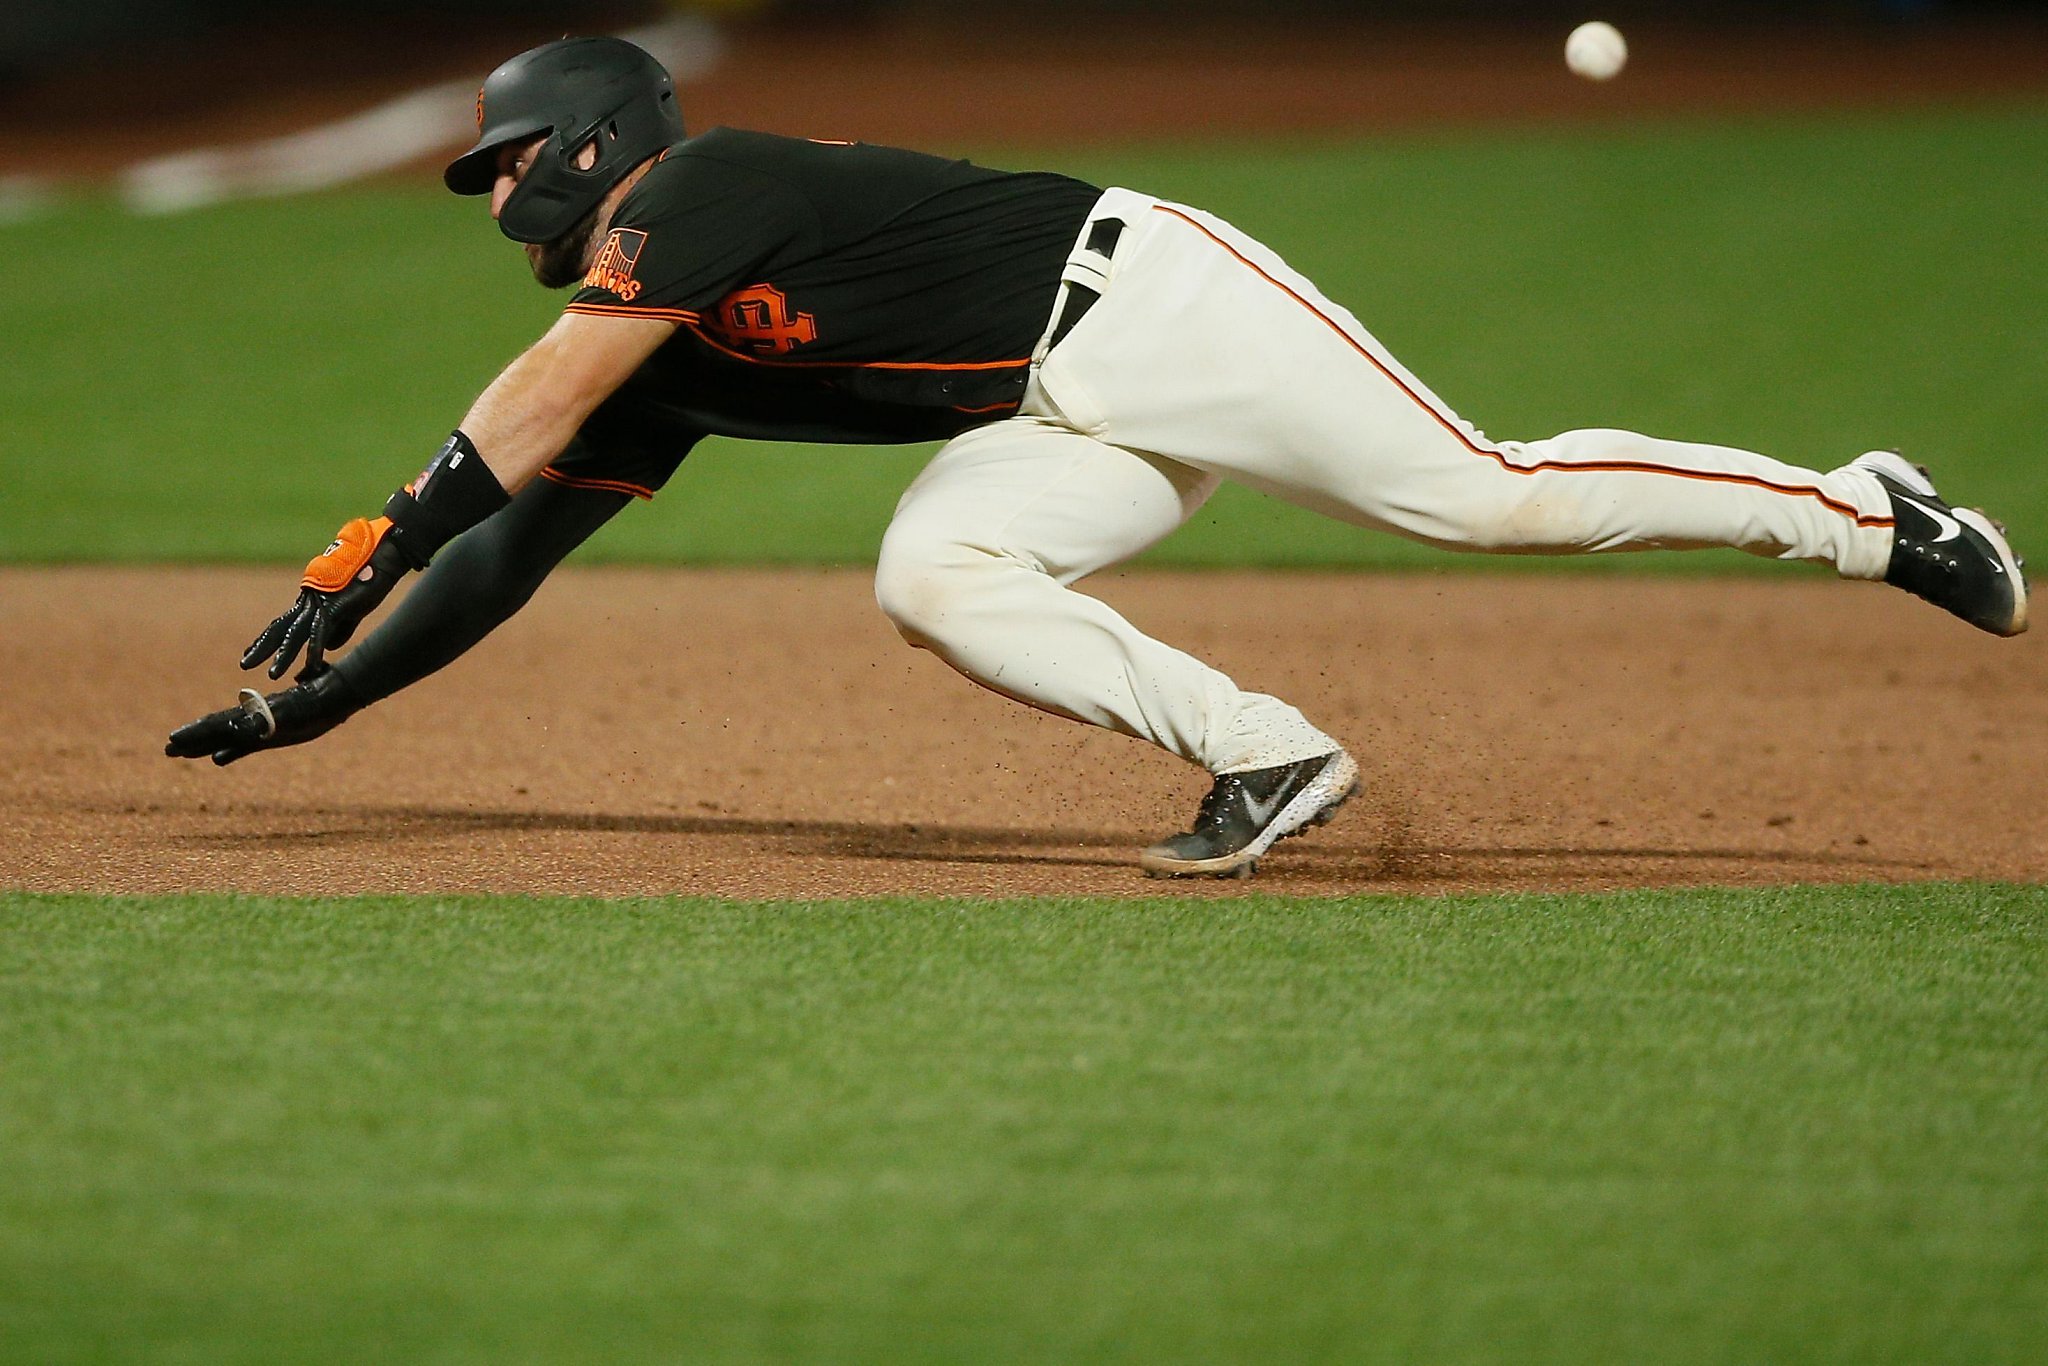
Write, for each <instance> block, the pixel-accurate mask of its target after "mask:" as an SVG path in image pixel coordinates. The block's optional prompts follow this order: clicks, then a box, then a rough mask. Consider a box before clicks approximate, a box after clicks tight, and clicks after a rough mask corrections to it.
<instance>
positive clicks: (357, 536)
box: [242, 517, 414, 682]
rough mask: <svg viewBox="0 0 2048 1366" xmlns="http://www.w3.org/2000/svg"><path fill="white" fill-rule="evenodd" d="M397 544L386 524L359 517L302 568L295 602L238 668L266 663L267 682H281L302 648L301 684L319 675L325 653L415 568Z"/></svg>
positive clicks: (340, 643) (381, 519) (343, 640)
mask: <svg viewBox="0 0 2048 1366" xmlns="http://www.w3.org/2000/svg"><path fill="white" fill-rule="evenodd" d="M399 540H400V538H399V537H396V536H394V535H393V534H392V526H391V522H390V519H389V518H385V517H378V518H376V519H375V520H369V519H366V518H362V517H358V518H356V519H355V520H354V521H352V522H350V523H349V524H348V525H346V526H344V527H343V528H342V529H341V530H340V532H338V533H337V534H336V535H335V538H334V540H333V542H332V543H331V544H329V545H328V547H327V549H326V550H324V551H322V552H321V553H320V554H318V555H316V556H314V557H313V560H312V562H311V563H309V564H308V565H307V566H306V575H305V577H304V578H303V579H301V580H299V600H298V601H297V602H295V603H293V604H292V605H291V607H290V608H289V609H287V610H286V611H285V612H284V613H283V614H282V615H281V616H279V617H278V618H277V620H275V621H273V622H271V623H270V625H268V626H266V627H264V628H263V633H262V634H261V635H259V636H257V637H256V639H254V640H252V641H250V642H249V648H248V649H246V650H244V651H242V667H243V668H245V669H253V668H255V667H256V666H257V665H259V664H261V663H263V661H264V659H265V658H266V657H267V658H268V659H269V660H270V669H269V671H268V672H269V674H270V676H271V677H272V678H282V677H284V671H285V670H286V669H289V668H290V667H291V666H292V660H293V659H295V658H296V657H297V656H298V653H299V651H300V649H302V648H303V649H304V650H305V652H306V667H305V668H304V669H302V670H300V672H299V680H300V681H301V682H304V681H305V680H307V679H308V678H310V677H311V676H312V675H314V674H315V673H317V672H318V671H319V670H320V669H321V668H322V667H324V664H325V661H326V656H327V652H328V651H329V650H334V649H339V648H340V647H341V646H343V645H346V644H347V643H348V640H349V637H350V636H353V635H354V634H355V633H356V627H357V626H358V625H360V624H361V623H362V620H363V618H364V617H366V616H368V615H370V613H371V612H373V611H375V610H376V608H377V605H378V604H379V603H381V602H383V601H384V599H385V598H386V597H388V596H389V595H390V593H391V590H392V589H393V588H394V587H396V586H397V584H398V581H399V580H400V579H401V578H403V577H405V573H406V571H407V570H409V569H411V568H413V567H414V566H413V564H412V563H411V562H410V561H409V560H408V559H407V557H406V555H405V554H404V552H403V551H402V550H401V549H400V546H399Z"/></svg>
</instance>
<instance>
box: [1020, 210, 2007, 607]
mask: <svg viewBox="0 0 2048 1366" xmlns="http://www.w3.org/2000/svg"><path fill="white" fill-rule="evenodd" d="M1042 381H1043V384H1044V388H1045V392H1046V393H1047V395H1048V397H1049V398H1050V399H1051V401H1052V402H1053V403H1055V404H1056V405H1057V406H1058V407H1059V409H1060V410H1061V411H1062V412H1063V413H1064V414H1065V415H1066V417H1067V418H1068V420H1069V421H1071V422H1072V423H1073V424H1074V425H1075V426H1076V427H1077V428H1078V429H1080V430H1083V431H1087V432H1090V433H1091V434H1093V435H1096V436H1098V437H1100V438H1101V439H1103V440H1105V441H1110V442H1114V443H1117V444H1122V445H1131V446H1135V447H1139V448H1142V449H1146V450H1156V451H1164V452H1166V453H1168V454H1170V455H1172V456H1173V457H1174V458H1175V459H1177V460H1181V461H1184V462H1186V463H1188V464H1192V465H1194V466H1196V467H1197V468H1201V469H1206V470H1211V471H1214V472H1216V473H1219V474H1222V475H1224V476H1226V477H1228V478H1231V479H1234V480H1238V481H1240V482H1243V483H1246V484H1249V485H1251V486H1253V487H1256V488H1260V489H1262V490H1265V491H1267V492H1270V493H1273V494H1275V495H1277V496H1280V497H1283V498H1287V499H1289V500H1290V501H1293V502H1297V503H1301V504H1304V505H1306V506H1309V507H1313V508H1316V509H1318V510H1320V511H1323V512H1326V513H1329V514H1331V515H1334V516H1338V517H1342V518H1344V519H1346V520H1350V521H1354V522H1358V523H1360V524H1364V525H1369V526H1375V527H1380V528H1385V529H1388V530H1392V531H1396V532H1399V533H1401V534H1403V535H1407V536H1410V537H1414V538H1416V539H1419V540H1424V541H1429V542H1432V543H1435V544H1439V545H1445V546H1450V547H1454V548H1460V549H1473V550H1487V551H1505V552H1518V553H1553V554H1555V553H1577V552H1588V551H1605V550H1634V549H1651V548H1689V547H1705V546H1734V547H1737V548H1740V549H1743V550H1747V551H1750V552H1752V553H1755V554H1761V555H1772V556H1777V557H1780V558H1786V559H1802V560H1818V561H1824V562H1827V563H1830V564H1833V565H1834V566H1835V567H1836V568H1837V570H1838V571H1839V572H1840V573H1842V574H1843V575H1844V576H1846V577H1851V578H1871V579H1875V578H1886V577H1892V579H1893V581H1894V582H1900V581H1901V580H1900V579H1898V578H1897V577H1896V576H1894V574H1893V563H1894V558H1895V557H1894V553H1893V552H1894V548H1895V545H1894V543H1895V540H1896V539H1898V537H1899V533H1898V530H1897V521H1898V517H1897V514H1896V510H1897V501H1896V491H1895V490H1894V489H1892V488H1890V487H1888V486H1887V484H1886V482H1885V481H1884V480H1883V479H1882V478H1880V477H1879V471H1877V470H1876V469H1874V468H1873V467H1872V465H1871V463H1870V462H1868V461H1858V462H1855V463H1852V464H1849V465H1846V466H1843V467H1842V468H1839V469H1835V470H1833V471H1830V472H1826V473H1822V472H1819V471H1815V470H1810V469H1803V468H1800V467H1798V466H1794V465H1789V464H1786V463H1784V462H1781V461H1777V460H1773V459H1771V458H1770V457H1768V456H1764V455H1760V454H1757V453H1755V452H1751V451H1744V450H1737V449H1734V448H1730V447H1725V446H1711V445H1699V444H1693V443H1687V442H1675V441H1666V440H1661V439H1657V438H1652V437H1646V436H1641V435H1638V434H1636V433H1632V432H1623V431H1617V430H1611V429H1599V430H1587V431H1578V432H1568V433H1565V434H1564V435H1562V436H1559V437H1554V438H1551V439H1550V440H1548V441H1539V442H1528V443H1519V442H1500V443H1496V442H1491V441H1489V440H1487V439H1486V437H1485V436H1484V435H1483V434H1482V433H1480V432H1479V431H1478V430H1477V429H1475V428H1474V427H1473V426H1472V425H1471V424H1469V423H1467V422H1465V421H1464V420H1462V419H1461V418H1459V417H1458V416H1457V415H1456V414H1455V413H1454V412H1453V411H1451V410H1450V408H1449V407H1447V406H1446V405H1445V404H1444V403H1443V402H1442V401H1441V400H1440V399H1438V398H1437V397H1436V396H1435V395H1434V394H1432V393H1431V392H1430V391H1429V390H1428V389H1427V388H1426V387H1425V386H1424V385H1422V384H1421V383H1420V381H1418V380H1417V379H1416V378H1415V377H1414V376H1413V375H1412V374H1410V373H1409V372H1408V371H1407V370H1406V368H1405V367H1403V366H1402V365H1401V364H1400V363H1399V362H1398V361H1396V360H1395V359H1394V358H1393V356H1392V355H1390V354H1389V353H1388V352H1387V351H1386V349H1385V348H1384V347H1383V346H1381V345H1380V344H1379V342H1378V341H1377V340H1375V339H1374V338H1373V337H1372V336H1371V335H1370V334H1369V333H1367V332H1366V331H1365V329H1364V328H1363V327H1362V326H1361V325H1360V324H1359V322H1358V320H1357V319H1356V318H1354V317H1353V316H1352V315H1351V314H1350V313H1349V312H1348V311H1346V310H1345V309H1343V308H1342V307H1340V306H1338V305H1337V304H1335V303H1333V302H1331V301H1330V300H1328V299H1327V298H1325V297H1324V296H1323V295H1322V294H1321V293H1320V292H1319V291H1318V290H1317V289H1316V287H1315V286H1314V285H1313V284H1312V283H1311V282H1309V281H1308V280H1307V279H1305V278H1304V277H1302V276H1301V275H1300V274H1299V273H1297V272H1295V271H1293V270H1292V269H1290V268H1289V267H1288V266H1287V265H1286V263H1285V262H1283V261H1281V260H1280V259H1279V257H1278V256H1276V255H1275V254H1274V253H1272V252H1271V251H1270V250H1268V249H1267V248H1265V247H1263V246H1261V245H1260V244H1259V243H1257V242H1256V241H1253V240H1252V239H1250V238H1248V237H1246V236H1244V234H1242V233H1239V232H1237V231H1236V230H1235V229H1233V228H1231V227H1230V226H1229V225H1228V224H1225V223H1222V222H1221V221H1219V220H1216V219H1214V218H1213V217H1210V216H1208V215H1205V214H1201V213H1199V212H1198V211H1195V210H1189V209H1184V208H1181V207H1180V206H1176V205H1160V206H1158V207H1156V208H1153V209H1151V210H1150V211H1149V212H1146V213H1141V214H1136V215H1133V221H1132V225H1131V228H1130V229H1129V230H1127V232H1126V234H1125V237H1124V240H1123V242H1122V243H1121V244H1120V245H1119V247H1118V249H1117V253H1116V257H1115V263H1114V269H1113V273H1112V274H1111V277H1110V284H1109V287H1108V288H1107V290H1106V291H1105V292H1104V295H1103V297H1102V299H1101V301H1100V303H1098V304H1097V305H1096V307H1095V309H1094V310H1093V311H1092V312H1091V313H1090V314H1089V315H1088V316H1087V317H1086V318H1085V319H1084V320H1083V321H1082V323H1081V324H1080V326H1079V327H1077V328H1076V329H1075V330H1074V331H1073V333H1072V334H1071V335H1070V336H1069V337H1068V338H1067V340H1066V341H1065V342H1064V343H1062V344H1061V345H1060V346H1059V347H1057V348H1055V349H1054V350H1053V351H1052V353H1051V354H1050V355H1049V356H1048V357H1047V358H1046V361H1045V364H1044V367H1043V372H1042ZM1942 506H1943V507H1944V508H1945V506H1946V505H1942ZM1988 525H1989V524H1988V523H1987V524H1986V526H1987V527H1988ZM1970 534H1971V536H1972V537H1974V538H1975V539H1976V540H1983V541H1985V545H1986V546H1987V547H1988V548H1990V549H1993V550H1995V549H1996V547H1991V545H1990V542H1989V541H1988V540H1986V538H1985V537H1984V536H1981V535H1979V534H1978V533H1977V529H1976V528H1975V527H1974V525H1973V526H1972V527H1971V528H1970ZM1999 544H2000V545H2001V546H2002V541H2001V542H2000V543H1999ZM1979 558H1980V559H1981V558H1984V557H1983V556H1979ZM2006 561H2007V563H2009V564H2010V565H2011V567H2012V568H2013V569H2014V570H2016V568H2017V565H2016V561H2014V560H2012V558H2011V557H2010V554H2009V551H2008V552H2006ZM1989 563H1990V566H1991V569H1990V570H1989V571H1987V572H1990V573H1995V572H1996V571H1997V568H1998V559H1997V556H1996V555H1995V554H1993V555H1992V556H1991V558H1990V561H1989ZM2014 578H2015V581H2016V574H2015V575H2014ZM1914 591H1921V589H1919V588H1915V589H1914ZM2019 591H2020V598H2019V601H2018V603H2017V608H2018V611H2017V616H2018V620H2019V622H2020V624H2022V625H2023V623H2024V594H2023V589H2021V590H2019ZM1922 595H1923V596H1930V597H1934V598H1935V600H1937V601H1942V599H1941V598H1940V597H1939V596H1937V595H1936V594H1932V593H1927V592H1922ZM1942 605H1944V606H1948V607H1950V608H1951V610H1957V611H1959V612H1962V613H1963V614H1964V615H1970V614H1969V613H1968V612H1967V611H1964V609H1963V607H1962V606H1960V605H1958V604H1957V603H1955V602H1953V601H1942ZM1979 624H1982V623H1981V622H1980V623H1979ZM1987 629H1998V628H1996V627H1990V628H1987Z"/></svg>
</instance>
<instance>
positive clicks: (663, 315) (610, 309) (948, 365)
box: [562, 304, 1031, 370]
mask: <svg viewBox="0 0 2048 1366" xmlns="http://www.w3.org/2000/svg"><path fill="white" fill-rule="evenodd" d="M562 311H563V312H564V313H587V314H591V315H593V316H595V317H599V318H659V319H660V320H661V321H663V322H670V323H675V324H677V325H678V326H682V327H687V328H689V329H690V331H691V332H693V333H695V334H696V336H697V338H698V340H700V341H702V342H703V343H704V344H705V345H706V346H709V347H710V348H711V349H712V350H714V351H717V352H720V353H722V354H724V355H728V356H731V357H732V358H733V359H734V360H743V361H750V362H752V363H753V364H755V365H779V366H787V367H790V368H793V369H812V370H817V369H822V370H1015V369H1017V368H1018V367H1020V366H1025V365H1029V364H1031V357H1029V356H1026V357H1024V358H1023V359H1022V360H988V361H958V362H951V361H907V360H902V361H899V360H772V359H770V358H768V357H765V356H750V355H748V354H747V353H746V352H744V351H735V350H733V349H732V348H731V347H730V346H726V345H725V344H724V343H722V342H720V341H719V340H718V339H717V338H716V337H714V336H712V335H711V334H710V333H709V332H707V331H706V330H705V328H704V325H703V320H702V319H701V318H699V317H698V316H697V315H696V314H695V313H692V312H690V311H689V310H687V309H682V308H635V307H633V306H631V305H629V304H570V305H568V307H566V308H564V309H563V310H562Z"/></svg>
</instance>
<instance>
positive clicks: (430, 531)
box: [242, 313, 675, 679]
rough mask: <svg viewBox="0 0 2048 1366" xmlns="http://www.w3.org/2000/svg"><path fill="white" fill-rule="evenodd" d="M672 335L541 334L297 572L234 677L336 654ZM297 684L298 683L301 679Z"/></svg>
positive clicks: (607, 326)
mask: <svg viewBox="0 0 2048 1366" xmlns="http://www.w3.org/2000/svg"><path fill="white" fill-rule="evenodd" d="M674 333H675V326H674V324H672V323H666V322H660V321H656V320H650V319H646V318H613V317H597V316H591V315H585V314H578V313H567V314H564V315H563V316H562V318H561V320H560V321H558V322H557V323H556V324H555V325H554V327H552V328H550V329H549V331H548V334H547V335H546V336H544V337H542V338H541V339H540V340H539V341H538V342H536V343H534V345H533V346H532V347H531V348H529V349H528V350H527V352H526V353H525V354H524V355H522V356H520V357H519V359H517V360H515V361H513V362H512V364H510V365H508V366H506V367H505V370H504V372H503V373H502V374H500V375H499V376H498V378H497V379H495V380H493V381H492V382H491V386H490V388H488V389H486V390H485V391H484V392H483V395H482V396H481V397H480V398H478V399H477V401H476V403H475V404H474V405H472V406H471V408H470V410H469V415H468V416H467V417H466V418H464V419H463V425H462V426H461V427H459V428H457V429H456V431H455V434H454V435H453V436H451V437H449V438H448V441H447V443H446V444H444V445H443V446H442V447H441V449H440V450H439V451H438V452H437V453H436V454H435V456H434V458H433V459H432V460H431V461H429V462H428V463H427V467H426V468H425V469H424V470H422V471H420V474H419V476H418V477H417V478H415V479H414V480H413V481H412V482H411V483H410V484H407V485H406V486H405V487H404V488H402V489H400V490H399V491H398V492H397V493H394V494H392V495H391V497H390V499H389V500H388V501H387V502H386V503H385V504H384V514H383V515H382V516H381V517H377V518H374V519H370V518H362V517H358V518H356V519H355V520H354V521H352V522H349V523H347V524H346V525H345V526H343V527H342V529H341V530H340V532H338V533H337V534H336V535H335V538H334V540H333V542H332V543H331V544H330V545H329V546H328V547H327V549H326V550H325V551H323V552H322V553H321V554H319V555H317V556H315V557H314V558H313V561H312V562H311V563H310V564H308V565H307V566H306V573H305V576H304V577H303V578H302V579H300V580H299V588H300V592H299V597H298V601H296V602H294V603H293V604H292V605H291V607H290V608H289V609H287V610H286V611H285V612H284V613H283V614H282V615H281V616H279V617H278V618H277V619H276V620H275V621H273V622H271V623H270V625H269V626H267V627H265V628H264V629H263V632H262V633H261V634H260V635H258V636H257V637H256V639H255V640H254V641H252V642H251V643H250V645H249V648H248V649H247V650H245V651H243V653H242V667H243V668H245V669H253V668H256V667H257V666H258V665H261V664H263V663H264V662H265V661H266V660H267V661H268V662H269V665H270V669H269V673H270V676H271V677H272V678H279V677H282V676H283V674H284V671H285V670H286V669H288V668H290V667H291V664H292V661H293V660H294V659H295V658H297V657H298V654H299V651H300V650H301V649H304V650H305V652H306V673H311V672H313V671H315V670H317V669H318V668H319V666H320V664H321V662H322V659H323V657H324V656H325V654H326V652H327V651H328V650H330V649H332V648H334V647H335V646H338V645H341V644H344V643H346V642H347V640H348V638H349V637H350V636H351V635H353V634H354V633H355V629H356V627H357V625H359V624H360V623H361V621H362V619H363V618H364V617H366V616H368V615H369V614H370V613H371V612H373V611H375V610H376V608H377V605H378V604H379V603H381V602H383V601H384V599H385V598H386V597H387V596H389V594H390V592H391V590H392V588H393V587H394V586H395V585H396V584H397V583H398V581H399V579H401V578H403V577H404V576H405V575H406V574H407V573H408V572H410V571H411V570H415V569H424V568H426V566H427V564H428V563H429V562H430V561H431V560H432V559H433V558H434V555H435V553H436V552H438V551H439V550H440V548H441V547H442V546H443V545H445V544H447V543H448V542H449V541H451V540H453V539H454V538H455V537H457V536H459V535H461V534H462V533H463V532H465V531H467V530H469V528H471V527H473V526H475V525H476V524H477V523H479V522H481V521H483V519H484V518H486V517H488V516H490V515H491V514H492V513H494V512H496V511H497V510H498V509H499V508H501V507H503V506H505V503H506V501H507V499H508V498H509V497H510V495H512V494H514V493H517V492H518V491H519V490H520V489H522V488H524V487H525V486H526V485H527V484H528V483H530V482H531V481H532V479H533V477H534V476H535V475H537V474H539V473H540V472H541V470H542V469H543V468H545V467H546V465H547V463H548V462H549V461H550V460H553V459H554V458H555V457H556V456H557V455H560V454H561V453H562V450H563V449H564V448H565V447H566V446H567V445H568V444H569V442H570V440H571V439H572V438H573V437H574V436H575V434H576V431H577V429H578V428H580V427H581V426H582V425H583V423H584V420H585V419H586V418H588V417H589V416H590V415H591V413H592V412H594V411H595V410H596V409H597V407H598V405H599V404H601V403H603V402H604V401H605V399H606V398H608V397H609V396H610V395H611V394H612V393H613V392H614V391H615V390H617V389H618V387H619V386H620V385H621V384H623V383H625V381H626V379H627V377H628V376H630V375H631V374H632V373H633V372H634V371H635V370H637V369H638V368H639V367H640V365H641V364H642V363H643V362H645V361H646V359H647V358H648V357H649V356H650V355H652V354H653V353H654V351H655V349H656V348H657V347H659V346H660V345H661V344H662V342H664V341H666V340H667V339H668V338H669V337H671V336H673V335H674ZM306 673H302V674H301V675H300V677H301V678H302V679H303V678H304V677H306Z"/></svg>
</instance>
